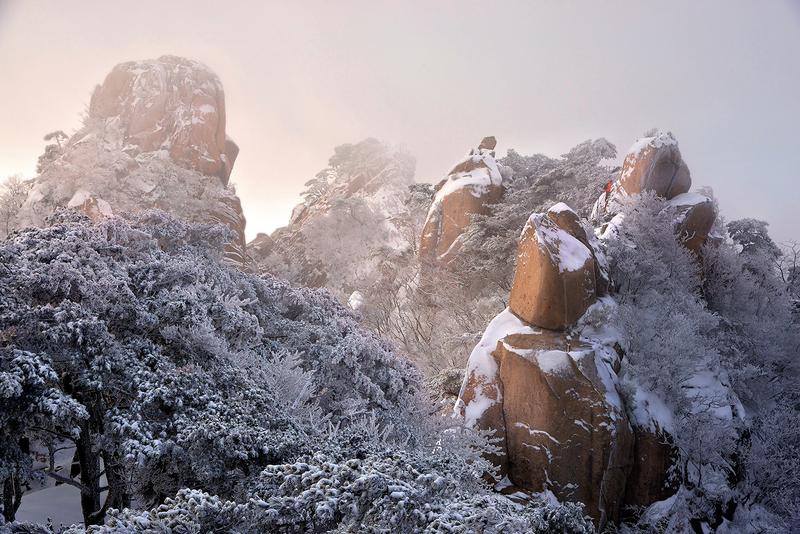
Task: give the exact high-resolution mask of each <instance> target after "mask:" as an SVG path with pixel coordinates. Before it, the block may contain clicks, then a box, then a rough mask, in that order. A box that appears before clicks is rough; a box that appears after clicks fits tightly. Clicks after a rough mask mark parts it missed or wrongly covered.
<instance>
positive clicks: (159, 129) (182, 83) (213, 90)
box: [89, 56, 238, 184]
mask: <svg viewBox="0 0 800 534" xmlns="http://www.w3.org/2000/svg"><path fill="white" fill-rule="evenodd" d="M89 117H90V118H94V119H101V120H108V119H110V120H114V121H119V127H120V129H121V130H122V134H123V136H124V139H125V143H126V147H127V148H128V150H133V151H134V152H136V151H138V152H153V151H156V150H166V151H167V152H169V156H170V158H171V159H172V161H174V162H176V163H177V164H179V165H181V166H183V167H186V168H188V169H192V170H197V171H199V172H201V173H203V174H206V175H216V176H219V177H220V178H221V179H222V180H223V182H224V183H226V184H227V181H228V178H229V177H230V170H231V168H232V167H233V160H235V158H236V155H237V154H238V147H236V144H235V143H233V142H232V141H230V140H229V139H227V137H226V136H225V93H224V92H223V90H222V83H221V82H220V80H219V78H217V75H216V74H214V73H213V72H211V70H209V69H208V68H207V67H206V66H204V65H202V64H201V63H198V62H197V61H192V60H190V59H185V58H181V57H176V56H161V57H160V58H158V59H156V60H147V61H130V62H127V63H121V64H119V65H117V66H116V67H114V68H113V69H112V70H111V72H110V73H109V74H108V76H106V79H105V81H104V82H103V84H102V85H100V86H98V87H97V89H95V91H94V93H93V94H92V100H91V103H90V104H89Z"/></svg>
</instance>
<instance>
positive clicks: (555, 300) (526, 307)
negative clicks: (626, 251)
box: [509, 204, 597, 330]
mask: <svg viewBox="0 0 800 534" xmlns="http://www.w3.org/2000/svg"><path fill="white" fill-rule="evenodd" d="M568 210H569V208H567V207H566V206H565V205H563V204H559V205H556V206H554V208H551V210H550V212H548V213H535V214H533V215H531V217H530V218H529V219H528V222H527V224H526V225H525V228H524V229H523V231H522V238H521V240H520V244H519V250H518V254H517V269H516V272H515V274H514V283H513V286H512V289H511V298H510V301H509V306H510V308H511V310H512V311H513V312H514V313H515V314H517V315H518V316H519V317H520V318H522V319H523V320H525V321H526V322H527V323H529V324H532V325H535V326H539V327H541V328H547V329H550V330H563V329H565V328H566V327H567V326H569V325H571V324H573V323H574V322H575V321H577V320H578V319H579V318H580V317H581V316H582V315H583V314H584V313H585V312H586V310H587V309H588V308H589V306H591V305H592V303H594V302H595V300H596V298H597V275H596V271H595V266H596V262H595V256H594V254H593V250H592V247H591V245H589V246H587V244H588V242H586V243H585V242H582V241H581V239H578V238H577V237H575V235H573V233H572V232H574V233H575V234H577V235H580V236H581V237H583V239H584V241H586V239H587V235H586V233H585V232H584V231H583V229H582V227H581V226H580V224H579V222H576V218H573V217H572V216H571V215H570V214H569V213H561V212H568ZM551 215H552V216H551ZM573 215H574V214H573ZM559 224H561V225H563V227H562V226H560V225H559ZM575 225H577V226H575ZM565 228H566V229H565Z"/></svg>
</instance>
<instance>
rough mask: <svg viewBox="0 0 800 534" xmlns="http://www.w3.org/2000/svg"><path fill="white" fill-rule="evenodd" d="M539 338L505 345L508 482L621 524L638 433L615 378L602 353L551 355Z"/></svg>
mask: <svg viewBox="0 0 800 534" xmlns="http://www.w3.org/2000/svg"><path fill="white" fill-rule="evenodd" d="M537 338H539V335H538V334H529V335H522V336H515V337H514V338H508V337H507V338H505V339H504V340H503V342H502V343H500V344H499V345H498V347H497V350H496V352H495V354H496V357H497V359H498V360H499V361H500V372H499V375H500V382H501V383H502V385H503V394H504V401H503V415H504V421H505V424H506V448H507V453H508V476H509V479H510V480H511V481H512V482H513V483H514V484H515V485H516V486H518V487H521V488H524V489H527V490H530V491H534V492H540V491H544V490H550V491H552V492H553V494H555V496H556V497H557V498H558V499H559V500H561V501H577V502H582V503H584V505H585V506H586V511H587V513H588V514H589V515H590V516H592V517H593V518H595V520H597V521H598V523H599V524H601V525H603V524H605V523H606V522H607V521H617V520H618V519H619V513H620V509H621V507H622V504H623V497H624V494H625V482H626V479H627V476H628V473H629V472H630V470H631V467H632V461H633V456H632V454H633V434H632V431H631V428H630V425H629V423H628V419H627V416H626V415H625V410H624V408H623V406H622V401H621V399H620V396H619V394H618V393H617V391H616V386H615V379H614V375H613V371H612V370H611V369H610V368H609V367H608V365H607V364H606V363H605V362H604V361H602V360H601V359H600V358H599V357H598V356H597V354H596V352H595V351H594V350H592V349H591V348H588V347H581V346H578V347H577V348H576V347H571V348H572V350H571V351H570V352H566V351H565V350H558V349H551V350H544V349H542V348H540V347H541V340H540V339H537Z"/></svg>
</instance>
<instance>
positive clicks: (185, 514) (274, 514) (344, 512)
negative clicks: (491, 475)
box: [68, 451, 594, 534]
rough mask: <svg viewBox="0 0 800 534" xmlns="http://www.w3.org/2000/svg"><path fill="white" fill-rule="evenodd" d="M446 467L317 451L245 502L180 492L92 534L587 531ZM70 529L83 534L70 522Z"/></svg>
mask: <svg viewBox="0 0 800 534" xmlns="http://www.w3.org/2000/svg"><path fill="white" fill-rule="evenodd" d="M446 467H447V466H446V465H443V464H438V463H437V461H436V460H435V456H434V459H429V458H425V457H423V456H421V455H417V456H414V455H410V454H408V453H406V452H401V451H384V452H381V453H372V454H369V455H367V456H365V457H363V458H351V459H347V460H336V459H334V458H331V457H328V456H325V455H324V454H317V455H314V456H312V457H309V458H305V459H303V460H302V461H298V462H295V463H291V464H284V465H274V466H270V467H268V468H267V469H265V470H264V471H263V472H262V473H261V475H260V480H259V482H258V483H257V485H256V486H255V488H254V489H253V491H252V494H251V496H250V498H249V499H248V500H247V501H246V502H244V503H241V504H237V503H234V502H231V501H225V500H223V499H220V498H218V497H215V496H211V495H208V494H207V493H203V492H199V491H195V490H182V491H180V492H179V493H178V494H177V495H176V497H175V498H170V499H168V500H167V501H166V502H165V503H164V504H163V505H161V506H159V507H157V508H155V509H153V510H150V511H147V512H138V511H130V510H128V511H124V512H113V513H112V514H111V515H110V517H109V519H108V521H107V523H106V525H105V526H103V527H93V528H91V529H89V530H88V531H89V532H119V531H124V532H131V533H133V532H154V531H168V529H176V528H177V529H181V531H187V532H212V531H213V532H234V531H235V532H248V533H250V532H253V533H255V532H286V533H290V532H297V533H305V532H403V533H404V532H430V533H435V532H441V533H444V532H462V533H468V532H486V533H523V532H524V533H546V532H565V533H589V532H593V531H594V529H593V527H592V524H591V522H590V521H589V520H588V519H587V518H585V517H584V516H583V514H582V509H581V508H580V507H579V506H577V505H573V504H568V505H564V506H559V505H550V504H525V505H523V504H515V503H513V502H512V501H510V500H508V499H507V498H505V497H503V496H500V495H496V494H488V493H481V492H478V493H476V492H475V491H474V488H472V487H471V486H463V485H462V482H463V481H460V480H458V479H457V478H454V477H453V476H452V475H450V474H448V472H447V471H446V470H443V469H442V468H445V469H446ZM68 532H72V533H75V534H77V533H81V532H85V531H84V529H82V528H76V529H73V530H70V531H68Z"/></svg>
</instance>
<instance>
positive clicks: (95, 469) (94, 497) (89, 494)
mask: <svg viewBox="0 0 800 534" xmlns="http://www.w3.org/2000/svg"><path fill="white" fill-rule="evenodd" d="M92 419H93V417H90V418H89V420H87V421H84V422H82V423H81V435H80V437H79V438H78V440H77V441H76V442H75V445H76V446H77V449H76V451H75V452H76V453H77V455H78V462H79V463H80V466H81V471H80V473H81V475H80V476H81V484H83V486H84V489H83V490H82V491H81V511H82V512H83V521H84V523H86V524H87V525H94V524H97V523H98V522H99V520H98V518H97V516H98V512H99V511H100V455H99V454H98V451H95V450H93V449H94V447H93V444H94V443H93V442H94V440H93V437H94V433H93V432H92V428H91V426H92V425H91V420H92ZM100 520H102V518H101V519H100Z"/></svg>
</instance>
